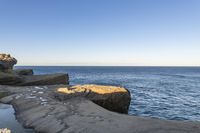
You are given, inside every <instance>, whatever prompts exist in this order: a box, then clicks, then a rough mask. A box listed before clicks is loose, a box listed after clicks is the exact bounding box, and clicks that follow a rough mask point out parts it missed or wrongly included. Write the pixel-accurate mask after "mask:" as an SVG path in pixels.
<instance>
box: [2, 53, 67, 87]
mask: <svg viewBox="0 0 200 133" xmlns="http://www.w3.org/2000/svg"><path fill="white" fill-rule="evenodd" d="M16 63H17V60H16V59H15V58H14V57H11V56H10V55H9V54H0V85H15V86H30V85H55V84H69V76H68V74H62V73H60V74H59V73H58V74H46V75H33V70H32V69H19V70H13V66H14V65H15V64H16Z"/></svg>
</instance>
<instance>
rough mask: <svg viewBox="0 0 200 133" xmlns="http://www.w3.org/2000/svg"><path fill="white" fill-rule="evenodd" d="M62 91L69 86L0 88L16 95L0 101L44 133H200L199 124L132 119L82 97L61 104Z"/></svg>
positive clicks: (140, 118) (27, 124) (37, 130)
mask: <svg viewBox="0 0 200 133" xmlns="http://www.w3.org/2000/svg"><path fill="white" fill-rule="evenodd" d="M59 88H68V86H63V85H60V86H28V87H10V86H0V92H1V91H3V92H6V91H7V92H9V93H10V94H12V95H9V96H6V97H4V98H2V99H1V100H0V101H1V102H3V103H7V104H12V105H13V107H14V108H15V110H16V117H17V119H18V120H19V121H20V122H21V123H22V124H23V125H24V126H25V127H29V128H33V129H34V130H35V131H36V132H41V133H200V123H199V122H177V121H167V120H159V119H150V118H144V117H136V116H128V115H124V114H119V113H115V112H111V111H108V110H106V109H104V108H102V107H100V106H98V105H97V104H95V103H93V102H92V101H90V100H88V99H86V98H84V97H79V96H75V97H71V98H68V99H66V100H64V101H60V100H57V98H55V91H57V90H58V89H59ZM75 93H77V92H75Z"/></svg>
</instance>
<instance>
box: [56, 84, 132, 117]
mask: <svg viewBox="0 0 200 133" xmlns="http://www.w3.org/2000/svg"><path fill="white" fill-rule="evenodd" d="M56 96H57V98H58V99H60V100H67V99H69V98H71V97H84V98H87V99H89V100H91V101H93V102H94V103H96V104H98V105H100V106H102V107H104V108H106V109H108V110H111V111H114V112H119V113H126V114H127V113H128V109H129V105H130V101H131V96H130V93H129V91H128V90H127V89H125V88H122V87H116V86H103V85H76V86H72V87H66V88H59V89H58V90H57V95H56Z"/></svg>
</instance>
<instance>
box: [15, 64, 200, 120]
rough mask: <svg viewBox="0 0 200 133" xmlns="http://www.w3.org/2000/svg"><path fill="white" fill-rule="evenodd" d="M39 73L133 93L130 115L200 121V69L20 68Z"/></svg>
mask: <svg viewBox="0 0 200 133" xmlns="http://www.w3.org/2000/svg"><path fill="white" fill-rule="evenodd" d="M15 68H30V69H33V70H34V73H35V74H49V73H68V74H69V77H70V84H71V85H75V84H102V85H115V86H122V87H125V88H127V89H128V90H129V91H130V92H131V97H132V100H131V104H130V108H129V114H130V115H136V116H145V117H146V116H147V117H153V118H161V119H168V120H180V121H182V120H189V121H200V67H111V66H110V67H96V66H95V67H89V66H17V67H15Z"/></svg>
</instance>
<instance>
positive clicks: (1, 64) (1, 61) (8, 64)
mask: <svg viewBox="0 0 200 133" xmlns="http://www.w3.org/2000/svg"><path fill="white" fill-rule="evenodd" d="M15 64H17V60H16V59H15V58H14V57H11V56H10V54H0V71H7V70H10V69H13V66H14V65H15Z"/></svg>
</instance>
